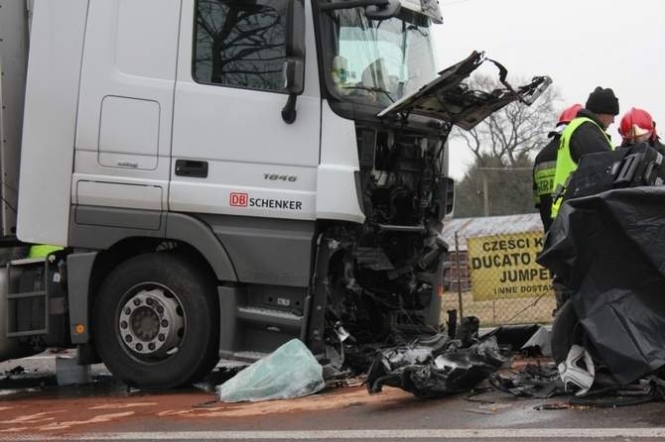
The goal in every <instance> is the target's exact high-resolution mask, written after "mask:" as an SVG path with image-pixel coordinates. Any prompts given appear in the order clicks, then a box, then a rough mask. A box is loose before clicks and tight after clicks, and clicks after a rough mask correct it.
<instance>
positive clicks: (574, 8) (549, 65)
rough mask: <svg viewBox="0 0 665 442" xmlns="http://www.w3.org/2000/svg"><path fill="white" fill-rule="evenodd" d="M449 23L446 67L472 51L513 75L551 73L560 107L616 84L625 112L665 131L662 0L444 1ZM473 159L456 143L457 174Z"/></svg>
mask: <svg viewBox="0 0 665 442" xmlns="http://www.w3.org/2000/svg"><path fill="white" fill-rule="evenodd" d="M440 3H441V11H442V14H443V18H444V24H443V25H440V26H438V27H437V28H436V30H435V36H436V40H437V41H436V44H437V50H438V51H439V63H440V67H441V68H443V67H447V66H449V65H451V64H454V63H456V62H458V61H460V60H462V59H463V58H465V57H466V56H467V55H469V54H470V53H471V51H473V50H482V51H485V54H486V55H487V57H489V58H492V59H496V60H497V61H499V62H501V63H502V64H503V65H504V66H505V67H506V68H507V69H508V72H509V75H510V74H513V75H518V76H521V77H526V78H531V77H532V76H534V75H549V76H550V77H552V80H553V84H554V85H556V86H557V87H558V88H559V90H560V92H561V94H562V95H563V98H564V100H565V101H564V102H563V103H562V104H561V106H565V105H567V104H572V103H574V102H580V103H582V104H584V103H585V101H586V99H587V97H588V95H589V92H591V91H592V90H593V89H594V88H595V87H596V86H599V85H600V86H603V87H611V88H612V89H613V90H614V92H615V94H616V95H617V97H618V98H619V105H620V111H621V114H620V115H619V117H617V123H616V124H615V125H613V126H612V127H611V128H610V130H609V133H610V135H611V136H612V140H613V141H614V142H617V143H618V141H619V135H618V133H617V131H616V128H617V125H618V122H619V118H620V117H621V115H622V114H623V113H624V112H625V111H627V110H628V109H629V108H630V107H632V106H636V107H641V108H644V109H646V110H647V111H649V112H650V113H651V115H653V117H654V119H655V120H656V121H657V122H661V121H662V123H660V126H661V130H660V132H661V134H662V135H663V136H664V138H665V91H664V89H665V84H664V83H665V80H664V79H665V1H664V0H632V1H623V0H440ZM471 162H472V159H471V156H470V154H468V152H466V147H465V146H464V145H460V144H456V145H453V146H452V149H451V175H452V176H453V177H454V178H456V179H461V178H462V176H463V174H464V171H465V169H466V165H468V164H469V163H471Z"/></svg>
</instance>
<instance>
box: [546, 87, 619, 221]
mask: <svg viewBox="0 0 665 442" xmlns="http://www.w3.org/2000/svg"><path fill="white" fill-rule="evenodd" d="M617 115H619V100H618V99H617V97H616V96H615V95H614V91H613V90H612V89H610V88H607V89H603V88H602V87H600V86H598V87H597V88H596V89H595V90H594V91H593V92H591V94H589V98H588V99H587V102H586V104H585V105H584V109H581V110H580V111H579V112H578V113H577V116H576V118H574V119H573V120H572V121H571V122H570V124H568V126H566V128H565V129H564V130H563V132H562V133H561V142H560V144H559V151H558V153H557V159H556V173H555V174H554V194H553V196H552V218H556V215H557V214H558V213H559V206H561V200H562V198H563V194H564V193H565V190H566V185H567V183H568V180H569V178H570V175H571V174H572V173H573V172H574V171H575V169H577V164H578V162H579V160H580V158H582V157H583V156H584V155H587V154H590V153H596V152H606V151H608V150H612V143H611V141H610V137H609V135H607V134H606V133H605V131H606V130H607V128H609V127H610V125H611V124H612V123H614V119H615V117H616V116H617Z"/></svg>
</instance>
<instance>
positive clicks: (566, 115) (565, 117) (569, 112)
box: [557, 103, 582, 126]
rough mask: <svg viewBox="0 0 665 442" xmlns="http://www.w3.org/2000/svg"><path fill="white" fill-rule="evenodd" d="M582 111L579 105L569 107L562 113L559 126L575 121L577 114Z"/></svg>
mask: <svg viewBox="0 0 665 442" xmlns="http://www.w3.org/2000/svg"><path fill="white" fill-rule="evenodd" d="M580 109H582V105H581V104H579V103H577V104H573V105H572V106H570V107H567V108H566V109H564V110H563V112H561V115H559V121H558V122H557V126H558V125H559V124H568V123H570V122H571V121H573V119H574V118H575V117H576V116H577V113H578V112H579V111H580Z"/></svg>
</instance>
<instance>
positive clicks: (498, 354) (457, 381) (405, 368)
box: [367, 334, 509, 397]
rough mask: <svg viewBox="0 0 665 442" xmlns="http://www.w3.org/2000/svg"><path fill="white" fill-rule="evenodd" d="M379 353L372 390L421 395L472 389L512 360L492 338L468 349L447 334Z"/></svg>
mask: <svg viewBox="0 0 665 442" xmlns="http://www.w3.org/2000/svg"><path fill="white" fill-rule="evenodd" d="M437 336H438V338H437V339H436V340H430V343H429V344H422V343H418V342H417V343H415V344H414V345H410V346H401V347H394V348H390V349H385V350H383V351H381V352H379V353H377V355H376V357H375V359H374V362H373V363H372V366H371V368H370V370H369V373H368V375H367V389H368V391H369V392H370V393H377V392H380V391H381V389H382V388H383V386H384V385H388V386H391V387H397V388H401V389H403V390H405V391H408V392H410V393H413V394H414V395H415V396H418V397H439V396H445V395H449V394H453V393H459V392H462V391H468V390H471V389H472V388H473V387H474V386H476V385H477V384H478V383H480V382H481V381H483V380H485V379H487V377H489V376H490V375H491V374H492V373H494V372H496V371H497V370H498V369H500V368H501V367H503V366H504V365H505V364H506V363H507V362H508V361H509V351H508V350H506V349H502V348H500V347H499V346H498V345H497V343H496V340H495V339H493V338H491V339H488V340H487V341H485V342H481V343H476V344H473V345H471V346H470V347H467V348H461V342H460V341H458V340H451V339H450V338H449V337H448V336H447V335H444V334H441V335H437Z"/></svg>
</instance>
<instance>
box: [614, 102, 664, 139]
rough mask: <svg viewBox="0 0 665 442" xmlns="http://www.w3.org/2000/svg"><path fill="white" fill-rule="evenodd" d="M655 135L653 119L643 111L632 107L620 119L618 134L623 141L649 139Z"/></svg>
mask: <svg viewBox="0 0 665 442" xmlns="http://www.w3.org/2000/svg"><path fill="white" fill-rule="evenodd" d="M655 133H656V125H655V124H654V122H653V118H651V115H650V114H649V112H647V111H645V110H643V109H638V108H636V107H633V108H631V109H630V110H629V111H628V112H626V114H625V115H624V116H623V117H622V118H621V124H620V125H619V134H620V135H621V136H622V137H623V139H624V140H634V139H636V138H641V137H644V138H646V139H651V138H653V137H654V135H655Z"/></svg>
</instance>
